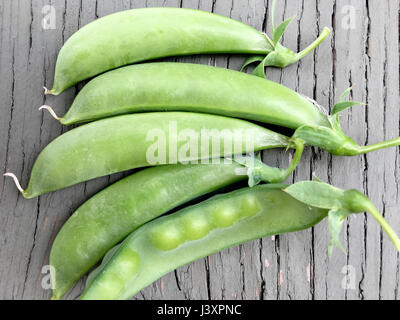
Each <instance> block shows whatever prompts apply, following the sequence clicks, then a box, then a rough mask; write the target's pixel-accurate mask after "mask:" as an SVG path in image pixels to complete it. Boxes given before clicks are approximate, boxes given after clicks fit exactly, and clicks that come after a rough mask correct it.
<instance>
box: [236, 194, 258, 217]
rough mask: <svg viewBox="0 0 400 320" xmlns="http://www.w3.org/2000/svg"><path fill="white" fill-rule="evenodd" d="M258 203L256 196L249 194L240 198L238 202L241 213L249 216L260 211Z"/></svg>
mask: <svg viewBox="0 0 400 320" xmlns="http://www.w3.org/2000/svg"><path fill="white" fill-rule="evenodd" d="M260 210H261V208H260V204H259V203H258V200H257V198H256V197H254V196H252V195H249V196H248V197H246V198H244V199H242V201H241V204H240V211H241V214H242V215H243V216H245V217H251V216H254V215H256V214H257V213H258V212H260Z"/></svg>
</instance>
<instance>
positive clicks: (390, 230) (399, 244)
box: [365, 199, 400, 252]
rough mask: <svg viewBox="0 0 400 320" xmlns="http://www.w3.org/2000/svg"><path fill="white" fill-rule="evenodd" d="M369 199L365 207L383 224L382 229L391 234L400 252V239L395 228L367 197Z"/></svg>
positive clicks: (390, 236)
mask: <svg viewBox="0 0 400 320" xmlns="http://www.w3.org/2000/svg"><path fill="white" fill-rule="evenodd" d="M367 200H368V201H366V202H365V209H366V211H368V212H369V213H370V214H371V215H372V216H373V217H374V218H375V220H376V221H378V223H379V224H380V225H381V227H382V229H383V230H384V231H385V232H386V234H387V235H388V236H389V238H390V240H392V242H393V244H394V245H395V247H396V249H397V250H398V251H399V252H400V239H399V237H398V236H397V234H396V232H395V231H394V230H393V228H392V227H391V226H390V225H389V223H388V222H387V221H386V219H385V218H384V217H383V216H382V214H381V213H380V212H379V211H378V209H376V207H375V206H374V204H373V203H372V202H371V201H370V200H369V199H367Z"/></svg>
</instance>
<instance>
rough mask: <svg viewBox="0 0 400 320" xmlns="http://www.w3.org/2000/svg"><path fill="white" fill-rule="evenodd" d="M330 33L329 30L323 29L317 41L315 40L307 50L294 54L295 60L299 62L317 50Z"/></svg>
mask: <svg viewBox="0 0 400 320" xmlns="http://www.w3.org/2000/svg"><path fill="white" fill-rule="evenodd" d="M330 33H331V30H330V29H329V28H326V27H325V28H324V29H323V30H322V32H321V34H320V35H319V37H318V38H317V39H315V40H314V41H313V42H312V43H311V44H310V45H309V46H308V47H307V48H305V49H304V50H302V51H300V52H299V53H297V54H296V57H297V59H298V60H300V59H302V58H304V57H305V56H306V55H307V54H309V53H310V52H311V51H313V50H314V49H315V48H317V47H318V46H319V45H320V44H321V43H322V41H324V40H325V38H326V37H327V36H328V35H329V34H330Z"/></svg>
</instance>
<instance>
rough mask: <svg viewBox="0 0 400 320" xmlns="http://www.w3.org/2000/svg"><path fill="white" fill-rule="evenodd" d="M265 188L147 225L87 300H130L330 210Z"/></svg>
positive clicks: (91, 285)
mask: <svg viewBox="0 0 400 320" xmlns="http://www.w3.org/2000/svg"><path fill="white" fill-rule="evenodd" d="M282 188H284V186H277V185H263V186H257V187H254V188H245V189H241V190H238V191H234V192H232V193H228V194H225V195H218V196H215V197H213V198H211V199H209V200H206V201H204V202H202V203H200V204H198V205H194V206H191V207H187V208H185V209H183V210H181V211H178V212H176V213H174V214H172V215H168V216H165V217H161V218H158V219H156V220H154V221H152V222H149V223H147V224H145V225H144V226H142V227H140V228H139V229H137V230H136V231H134V232H133V233H131V234H130V235H129V236H128V238H126V239H125V240H124V241H123V242H122V244H121V245H119V246H118V247H116V248H114V249H112V250H111V251H110V252H109V253H108V254H107V255H106V257H105V258H104V260H103V263H102V264H101V266H100V267H99V268H98V269H96V270H95V271H93V272H92V274H91V275H90V276H89V278H88V281H87V286H86V289H85V291H84V293H83V294H82V296H81V299H84V300H86V299H88V300H89V299H128V298H130V297H132V296H133V295H135V294H136V293H138V292H139V291H140V290H141V289H143V288H145V287H146V286H148V285H149V284H151V283H152V282H153V281H155V280H156V279H158V278H160V277H161V276H163V275H164V274H166V273H168V272H170V271H172V270H174V269H176V268H177V267H179V266H182V265H184V264H187V263H189V262H191V261H194V260H197V259H200V258H202V257H205V256H207V255H210V254H213V253H215V252H217V251H220V250H223V249H225V248H228V247H232V246H234V245H237V244H240V243H244V242H247V241H250V240H253V239H257V238H260V237H264V236H268V235H275V234H279V233H286V232H292V231H298V230H302V229H306V228H309V227H311V226H313V225H315V224H316V223H318V222H319V221H321V220H322V219H323V218H325V217H326V215H327V210H324V209H316V208H312V207H309V206H307V205H304V204H303V203H301V202H299V201H297V200H295V199H294V198H292V197H291V196H289V195H287V194H285V193H284V192H283V191H281V189H282Z"/></svg>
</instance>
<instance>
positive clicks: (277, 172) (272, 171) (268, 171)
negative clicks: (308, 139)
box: [260, 139, 304, 183]
mask: <svg viewBox="0 0 400 320" xmlns="http://www.w3.org/2000/svg"><path fill="white" fill-rule="evenodd" d="M292 143H293V144H294V148H295V149H296V151H295V153H294V156H293V159H292V161H291V163H290V165H289V167H288V168H287V169H285V170H283V169H279V168H273V167H270V166H267V165H266V164H264V165H263V167H262V168H260V178H261V181H269V182H270V183H281V182H283V181H285V180H286V179H287V178H289V176H290V175H291V174H292V173H293V171H294V170H295V169H296V167H297V165H298V164H299V161H300V159H301V156H302V154H303V150H304V142H303V141H302V140H300V139H296V140H293V141H292Z"/></svg>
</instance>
